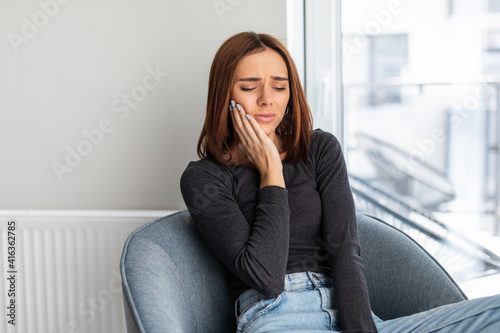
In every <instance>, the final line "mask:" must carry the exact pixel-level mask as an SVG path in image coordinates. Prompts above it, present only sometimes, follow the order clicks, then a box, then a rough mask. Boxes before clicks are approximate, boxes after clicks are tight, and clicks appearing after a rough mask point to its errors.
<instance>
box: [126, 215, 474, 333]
mask: <svg viewBox="0 0 500 333" xmlns="http://www.w3.org/2000/svg"><path fill="white" fill-rule="evenodd" d="M358 229H359V235H360V241H361V246H362V257H363V260H364V263H365V267H366V276H367V280H368V289H369V293H370V300H371V303H372V309H373V312H375V314H377V315H378V316H379V317H380V318H382V319H390V318H395V317H399V316H403V315H408V314H412V313H417V312H420V311H424V310H427V309H430V308H434V307H437V306H439V305H443V304H448V303H453V302H459V301H462V300H464V299H466V297H465V295H464V294H463V292H462V291H461V290H460V288H459V287H458V286H457V285H456V283H455V282H454V281H453V280H452V279H451V277H450V276H449V275H448V274H447V273H446V271H445V270H444V269H443V268H442V267H441V266H440V265H439V264H438V263H437V262H436V261H435V260H434V259H433V258H432V257H431V256H430V255H429V254H428V253H427V252H425V251H424V250H423V249H422V248H421V247H420V246H419V245H417V244H416V243H415V242H414V241H413V240H412V239H410V238H409V237H407V236H406V235H405V234H403V233H401V232H400V231H398V230H396V229H394V228H393V227H391V226H389V225H387V224H385V223H384V222H382V221H380V220H377V219H375V218H372V217H369V216H366V215H362V214H358ZM120 265H121V275H122V279H123V282H122V284H123V292H124V306H125V317H126V320H127V328H128V332H129V333H132V332H141V333H143V332H148V333H153V332H162V333H165V332H204V333H210V332H216V333H221V332H235V317H234V309H233V304H231V299H230V294H229V290H228V288H227V284H226V281H225V270H224V267H223V266H222V264H221V263H220V262H219V260H218V259H217V258H216V257H215V256H214V255H213V254H212V252H211V251H210V250H209V248H208V247H207V245H206V244H205V243H204V241H203V239H202V238H201V236H200V235H199V233H198V232H197V230H196V229H195V227H194V226H193V223H192V221H191V218H190V216H189V213H188V212H187V211H182V212H178V213H175V214H173V215H169V216H166V217H163V218H160V219H158V220H155V221H153V222H150V223H148V224H146V225H144V226H142V227H140V228H139V229H137V230H136V231H134V232H133V233H132V234H131V235H130V236H129V238H128V240H127V242H126V243H125V246H124V249H123V254H122V259H121V263H120Z"/></svg>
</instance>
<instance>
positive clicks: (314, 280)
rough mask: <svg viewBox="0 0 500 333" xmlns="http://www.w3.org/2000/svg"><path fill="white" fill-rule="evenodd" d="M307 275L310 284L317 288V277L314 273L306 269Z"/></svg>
mask: <svg viewBox="0 0 500 333" xmlns="http://www.w3.org/2000/svg"><path fill="white" fill-rule="evenodd" d="M307 276H308V277H309V280H310V281H311V283H312V285H313V286H314V289H317V288H318V277H317V276H316V274H314V273H313V272H310V271H307Z"/></svg>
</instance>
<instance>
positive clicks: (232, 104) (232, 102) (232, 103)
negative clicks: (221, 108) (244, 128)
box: [231, 100, 234, 108]
mask: <svg viewBox="0 0 500 333" xmlns="http://www.w3.org/2000/svg"><path fill="white" fill-rule="evenodd" d="M231 106H232V107H233V108H234V101H233V100H231Z"/></svg>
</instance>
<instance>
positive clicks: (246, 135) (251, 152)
mask: <svg viewBox="0 0 500 333" xmlns="http://www.w3.org/2000/svg"><path fill="white" fill-rule="evenodd" d="M229 111H230V114H231V118H232V120H233V125H234V129H235V131H236V134H237V135H238V138H239V140H240V142H239V145H238V148H239V149H240V150H241V151H243V152H244V153H245V154H246V156H247V158H248V160H249V161H250V162H251V163H252V164H253V165H254V166H255V167H256V168H257V169H258V170H259V172H260V173H261V175H263V174H266V173H269V172H275V171H276V170H279V171H280V172H282V164H281V158H280V154H279V152H278V149H277V148H276V145H275V144H274V142H273V141H272V140H271V139H270V138H269V137H268V136H267V134H266V133H265V132H264V130H263V129H262V127H261V126H260V125H259V123H258V122H257V121H256V120H255V119H254V118H253V117H252V116H250V115H248V114H247V113H246V112H245V110H244V109H243V107H242V106H241V105H239V104H236V102H235V101H233V100H231V104H230V105H229Z"/></svg>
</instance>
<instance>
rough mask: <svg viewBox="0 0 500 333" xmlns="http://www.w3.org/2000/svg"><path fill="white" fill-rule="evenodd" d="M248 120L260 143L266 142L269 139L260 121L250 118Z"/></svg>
mask: <svg viewBox="0 0 500 333" xmlns="http://www.w3.org/2000/svg"><path fill="white" fill-rule="evenodd" d="M247 119H248V124H249V125H250V126H252V129H253V131H254V133H255V135H256V136H257V138H258V140H259V141H260V142H264V141H265V140H267V139H268V138H269V137H268V136H267V134H266V132H264V130H263V129H262V127H261V126H260V124H259V123H258V121H257V120H255V118H254V117H252V116H248V118H247Z"/></svg>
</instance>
